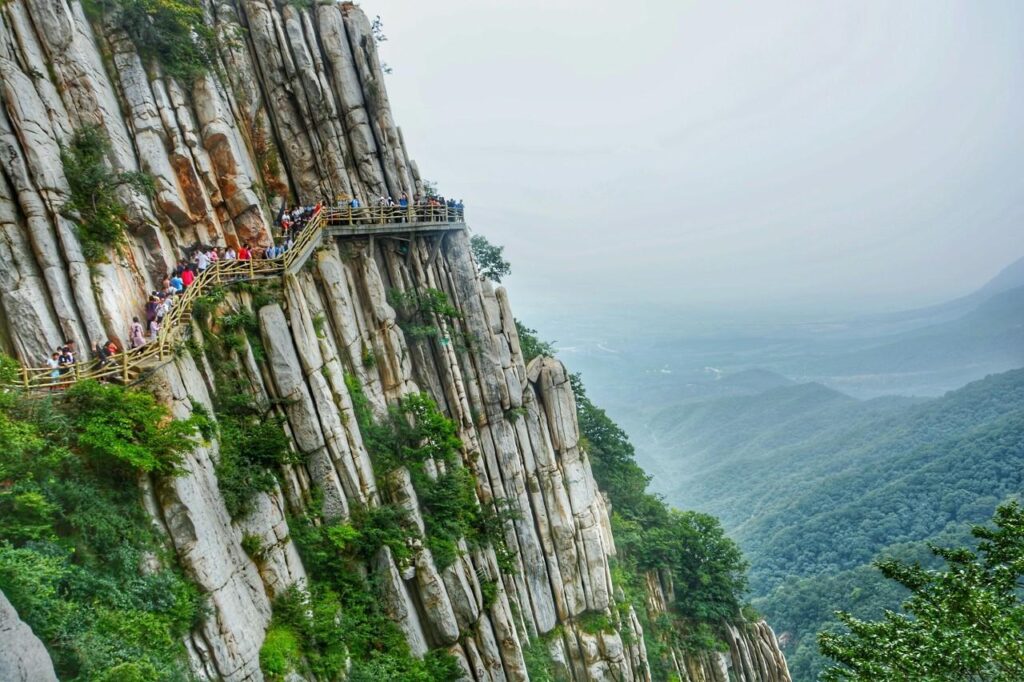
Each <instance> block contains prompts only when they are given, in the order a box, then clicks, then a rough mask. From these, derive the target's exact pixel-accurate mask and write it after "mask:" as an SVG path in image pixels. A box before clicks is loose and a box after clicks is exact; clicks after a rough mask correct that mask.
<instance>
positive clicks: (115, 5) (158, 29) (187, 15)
mask: <svg viewBox="0 0 1024 682" xmlns="http://www.w3.org/2000/svg"><path fill="white" fill-rule="evenodd" d="M88 6H89V7H90V8H91V9H92V10H93V13H94V14H96V15H99V16H100V17H103V18H105V19H106V20H108V21H111V22H112V23H113V25H115V26H117V27H118V28H119V29H121V30H122V31H124V32H125V33H127V34H128V37H129V38H130V39H131V41H132V42H133V43H134V44H135V48H136V49H137V50H138V51H139V54H140V55H142V57H143V59H145V60H148V61H153V62H157V63H159V64H160V66H161V67H163V70H164V71H165V72H166V73H167V75H169V76H172V77H174V78H179V79H181V80H183V81H185V82H186V83H190V82H191V81H193V80H195V79H196V78H198V77H199V76H201V75H203V74H204V73H206V72H207V71H208V70H209V69H210V68H211V66H212V65H213V61H214V55H215V54H216V33H215V31H214V30H213V29H212V28H211V27H209V26H207V25H206V23H205V21H204V20H203V5H202V3H201V2H200V1H199V0H90V2H89V3H88Z"/></svg>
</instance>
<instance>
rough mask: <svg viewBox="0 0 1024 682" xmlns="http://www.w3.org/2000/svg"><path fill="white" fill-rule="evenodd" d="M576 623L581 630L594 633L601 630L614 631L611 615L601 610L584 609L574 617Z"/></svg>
mask: <svg viewBox="0 0 1024 682" xmlns="http://www.w3.org/2000/svg"><path fill="white" fill-rule="evenodd" d="M576 624H577V625H579V627H580V629H581V630H583V632H588V633H590V634H592V635H596V634H599V633H602V632H607V633H612V632H615V623H614V622H613V621H612V619H611V617H610V616H609V615H608V614H607V613H604V612H601V611H585V612H583V613H581V614H580V615H579V616H577V617H576Z"/></svg>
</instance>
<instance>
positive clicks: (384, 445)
mask: <svg viewBox="0 0 1024 682" xmlns="http://www.w3.org/2000/svg"><path fill="white" fill-rule="evenodd" d="M345 383H346V386H347V387H348V390H349V393H350V395H351V396H352V403H353V407H354V410H355V413H356V419H357V421H358V422H359V430H360V432H361V433H362V436H363V443H364V444H365V445H366V449H367V451H368V452H369V453H370V456H371V457H372V458H373V462H374V469H375V470H376V471H377V474H378V476H381V477H385V476H387V475H388V474H389V473H390V472H392V471H394V470H395V469H397V468H399V467H406V468H407V469H408V470H409V474H410V476H411V478H412V483H413V487H414V488H415V489H416V493H417V495H418V497H419V501H420V508H421V511H422V514H423V521H424V525H425V526H426V538H425V541H426V544H427V547H429V548H430V550H431V553H432V554H433V557H434V562H435V563H436V564H437V566H438V567H439V568H442V569H443V568H445V567H447V566H450V565H451V564H452V563H454V562H455V560H456V559H457V558H458V556H459V554H460V550H459V541H460V540H462V539H465V540H466V542H468V543H469V545H470V546H474V547H482V546H486V545H490V546H493V547H494V549H495V552H496V554H497V556H498V560H499V562H500V564H501V568H502V570H505V571H511V570H513V568H514V566H515V562H514V554H513V553H512V551H511V550H510V548H509V547H508V546H507V545H506V543H505V534H504V533H505V531H504V529H505V526H506V524H507V523H508V522H510V521H512V520H514V519H516V518H518V510H516V509H513V508H512V507H510V506H509V504H508V503H507V502H505V501H496V502H494V503H492V504H488V505H481V504H480V503H479V501H478V500H477V496H476V479H475V477H474V475H473V473H472V472H471V471H470V470H469V469H467V468H466V467H465V466H464V465H463V464H462V459H461V456H460V451H461V449H462V442H461V441H460V440H459V438H458V436H457V435H456V434H457V433H458V428H457V426H456V424H455V422H453V421H452V420H450V419H448V418H447V417H445V416H444V415H443V414H442V413H441V411H440V410H438V409H437V405H436V404H435V403H434V401H433V400H431V398H430V397H429V396H428V395H427V394H425V393H414V394H410V395H407V396H405V397H404V398H402V401H401V403H399V404H398V405H394V406H391V407H390V408H389V410H388V414H387V416H386V417H385V418H384V419H382V420H380V421H378V420H375V419H374V418H373V415H372V414H371V412H370V407H369V403H368V401H367V399H366V396H365V395H364V394H363V391H362V387H361V386H360V385H359V382H358V381H357V380H356V379H355V377H352V376H351V375H346V377H345ZM427 462H434V463H440V464H442V465H443V470H442V471H441V472H440V473H438V474H437V475H436V476H433V475H430V474H428V473H427V470H426V468H425V466H424V465H425V464H426V463H427ZM382 487H383V486H382ZM384 508H386V507H384ZM407 537H408V536H407ZM389 546H392V544H391V543H389ZM392 551H395V552H397V551H398V550H397V549H396V548H395V547H394V546H392Z"/></svg>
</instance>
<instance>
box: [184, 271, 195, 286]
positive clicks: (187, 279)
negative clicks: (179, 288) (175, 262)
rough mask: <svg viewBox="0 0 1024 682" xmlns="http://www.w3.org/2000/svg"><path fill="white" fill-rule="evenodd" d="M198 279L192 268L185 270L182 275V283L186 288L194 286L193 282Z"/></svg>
mask: <svg viewBox="0 0 1024 682" xmlns="http://www.w3.org/2000/svg"><path fill="white" fill-rule="evenodd" d="M195 279H196V273H194V272H192V268H185V271H184V272H182V273H181V283H182V284H184V285H185V288H186V289H187V288H188V287H190V286H192V282H194V281H195Z"/></svg>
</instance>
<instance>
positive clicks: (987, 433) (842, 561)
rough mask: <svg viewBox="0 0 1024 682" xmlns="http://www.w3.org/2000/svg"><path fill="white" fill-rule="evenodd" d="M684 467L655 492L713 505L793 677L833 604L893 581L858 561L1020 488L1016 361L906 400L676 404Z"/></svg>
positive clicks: (917, 541)
mask: <svg viewBox="0 0 1024 682" xmlns="http://www.w3.org/2000/svg"><path fill="white" fill-rule="evenodd" d="M680 412H681V419H680V420H679V422H678V424H677V426H676V429H677V430H676V431H675V432H674V433H675V434H676V435H677V438H678V443H679V446H680V453H681V455H682V456H681V457H680V459H679V461H677V462H675V463H672V464H670V463H664V464H663V467H666V468H667V467H669V466H673V465H674V466H676V467H678V470H679V471H680V472H682V471H687V472H689V476H688V477H687V478H686V479H685V481H684V482H683V483H682V484H681V485H680V487H679V489H678V492H677V493H675V494H669V495H668V499H669V500H670V501H672V502H675V503H677V504H684V505H685V506H687V507H688V508H689V507H692V508H695V509H701V510H704V511H709V512H711V513H714V514H717V515H720V516H721V518H722V519H723V522H724V524H725V526H726V528H727V529H728V530H729V531H730V532H732V533H733V534H734V535H735V537H736V538H737V539H738V541H739V542H740V545H741V546H742V547H743V549H744V552H745V553H746V555H747V557H748V558H749V560H750V561H751V565H752V569H751V572H750V580H751V588H752V591H753V593H754V595H755V596H756V597H757V598H756V599H755V606H756V607H757V608H759V609H760V610H761V611H762V612H763V613H764V614H765V615H766V617H767V618H768V619H769V620H770V621H772V622H773V623H775V624H777V625H778V627H779V631H780V633H781V634H780V637H781V639H782V641H783V642H784V644H785V646H784V649H785V650H786V652H787V654H788V656H789V659H790V664H791V668H792V672H793V675H794V679H797V680H810V679H814V678H815V674H816V672H817V671H819V670H820V669H821V666H822V665H823V661H822V658H821V657H820V655H819V654H818V653H817V647H816V645H815V635H816V633H817V632H818V631H819V630H820V629H822V627H824V626H825V625H826V624H828V623H830V622H832V621H833V612H834V611H835V610H836V609H847V610H849V611H852V612H853V613H855V614H857V615H859V616H864V617H877V616H879V615H880V614H881V612H882V610H883V609H884V608H894V607H895V606H896V605H897V604H898V602H899V599H900V597H901V596H902V592H901V589H900V588H898V587H896V586H894V585H892V584H890V583H887V582H885V581H884V580H883V579H882V577H881V575H880V574H879V573H878V572H877V570H875V569H874V568H872V567H871V566H870V563H871V562H872V560H873V559H876V558H878V557H889V556H896V557H901V558H909V559H913V560H921V561H925V560H928V559H929V558H930V553H929V552H928V551H927V547H926V546H925V542H926V541H930V542H934V543H938V544H942V545H950V546H953V545H958V544H962V543H963V541H964V540H965V538H967V537H968V533H967V530H968V528H969V527H970V525H971V524H975V523H982V522H984V521H986V520H987V519H988V518H989V517H990V516H991V515H992V512H993V510H994V509H995V508H996V506H997V505H998V504H999V503H1000V502H1003V501H1005V500H1007V499H1010V498H1014V497H1017V496H1019V495H1020V493H1021V490H1022V489H1024V474H1022V471H1024V370H1014V371H1011V372H1006V373H1003V374H997V375H993V376H990V377H987V378H985V379H982V380H980V381H976V382H973V383H971V384H968V385H967V386H965V387H963V388H961V389H959V390H956V391H952V392H950V393H948V394H947V395H945V396H943V397H942V398H937V399H932V400H927V401H923V402H922V401H920V400H910V399H898V398H882V399H875V400H870V401H855V400H852V399H850V398H848V397H846V396H843V395H841V394H838V393H836V392H834V391H830V390H829V389H825V388H824V387H821V386H815V385H797V386H788V387H783V388H777V389H772V390H769V391H766V392H764V393H761V394H759V395H756V396H744V397H738V398H724V399H718V400H714V401H710V402H708V403H703V404H695V405H692V406H689V408H687V409H684V410H680Z"/></svg>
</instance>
